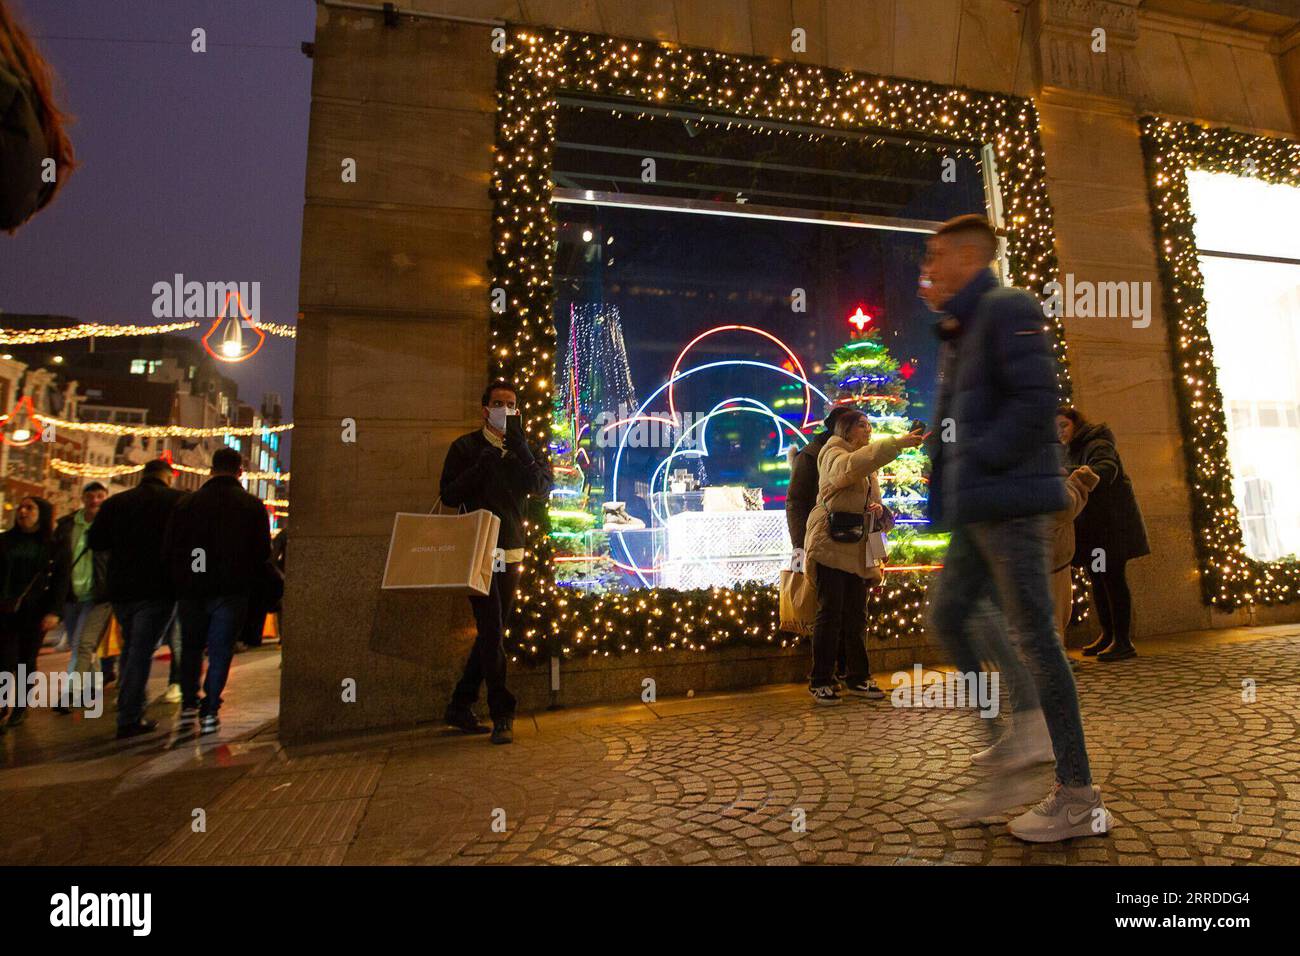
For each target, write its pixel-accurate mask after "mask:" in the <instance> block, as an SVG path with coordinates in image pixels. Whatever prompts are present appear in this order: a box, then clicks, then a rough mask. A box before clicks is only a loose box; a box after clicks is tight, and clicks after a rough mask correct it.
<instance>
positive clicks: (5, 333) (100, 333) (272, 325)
mask: <svg viewBox="0 0 1300 956" xmlns="http://www.w3.org/2000/svg"><path fill="white" fill-rule="evenodd" d="M253 324H255V325H256V326H257V327H258V328H259V329H261V330H262V331H263V332H266V333H267V334H269V335H278V336H280V337H281V338H289V339H292V338H297V336H298V329H297V327H296V326H292V325H281V324H278V323H276V322H255V323H253ZM198 327H199V323H198V322H167V323H164V324H162V325H101V324H100V323H97V322H82V323H80V324H79V325H70V326H67V327H66V328H58V329H0V345H45V344H49V343H54V342H71V341H74V340H76V339H110V338H122V337H125V336H138V337H143V336H146V335H166V334H168V333H170V332H185V331H188V330H189V329H196V328H198Z"/></svg>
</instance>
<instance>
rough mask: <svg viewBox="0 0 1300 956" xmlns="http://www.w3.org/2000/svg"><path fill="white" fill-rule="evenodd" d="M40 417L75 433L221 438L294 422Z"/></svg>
mask: <svg viewBox="0 0 1300 956" xmlns="http://www.w3.org/2000/svg"><path fill="white" fill-rule="evenodd" d="M37 418H38V419H39V420H40V421H42V422H44V423H46V424H50V425H53V426H54V427H55V429H59V428H62V429H66V430H67V431H74V432H91V433H92V434H95V435H119V436H120V435H135V436H137V437H139V438H220V437H222V436H223V435H233V436H243V437H247V436H250V435H262V434H267V433H270V432H287V431H289V429H291V428H293V423H292V422H288V423H286V424H283V425H260V426H253V425H249V426H239V427H234V426H231V427H218V428H188V427H186V426H184V425H114V424H111V423H109V422H70V421H65V420H64V419H62V418H52V417H51V416H49V415H38V416H37Z"/></svg>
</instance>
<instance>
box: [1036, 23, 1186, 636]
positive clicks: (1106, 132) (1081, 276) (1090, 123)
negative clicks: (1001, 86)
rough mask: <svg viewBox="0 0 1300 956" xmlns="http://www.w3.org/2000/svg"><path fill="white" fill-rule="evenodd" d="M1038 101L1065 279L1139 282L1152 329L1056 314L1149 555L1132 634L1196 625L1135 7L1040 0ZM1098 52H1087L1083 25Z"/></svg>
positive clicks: (1139, 567) (1134, 574)
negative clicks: (1098, 39)
mask: <svg viewBox="0 0 1300 956" xmlns="http://www.w3.org/2000/svg"><path fill="white" fill-rule="evenodd" d="M1038 14H1039V16H1040V21H1039V44H1040V56H1041V65H1042V78H1041V79H1042V88H1041V93H1040V96H1039V98H1038V101H1037V102H1038V109H1039V115H1040V117H1041V122H1042V140H1043V149H1044V152H1045V153H1046V166H1047V180H1048V192H1049V195H1050V196H1051V200H1052V207H1053V212H1054V215H1055V225H1056V242H1057V252H1058V254H1059V258H1060V268H1061V276H1062V279H1064V277H1065V276H1066V275H1067V274H1073V276H1074V277H1075V279H1076V280H1077V281H1088V282H1097V283H1100V282H1139V283H1144V284H1145V285H1144V286H1143V288H1145V289H1148V290H1149V293H1150V308H1151V318H1150V324H1149V325H1147V326H1146V327H1140V322H1139V323H1138V324H1137V325H1135V323H1134V322H1133V321H1131V320H1128V319H1119V318H1070V317H1069V316H1068V315H1067V317H1066V318H1065V330H1066V341H1067V345H1068V348H1069V360H1070V367H1071V371H1072V377H1073V380H1074V398H1075V402H1076V404H1077V405H1078V407H1079V408H1080V409H1081V410H1082V411H1083V412H1084V414H1085V415H1087V416H1088V417H1089V418H1091V419H1093V420H1094V421H1104V422H1107V423H1109V424H1110V425H1111V427H1112V428H1113V429H1114V431H1115V434H1116V437H1117V440H1118V444H1119V450H1120V454H1121V456H1122V457H1123V460H1124V465H1125V468H1126V469H1127V470H1128V472H1129V474H1130V476H1131V477H1132V480H1133V485H1134V488H1135V489H1136V492H1137V496H1138V501H1139V502H1140V504H1141V506H1142V512H1143V515H1144V516H1145V518H1146V524H1147V532H1148V535H1149V536H1150V539H1151V550H1152V555H1151V556H1149V557H1145V558H1142V559H1140V560H1138V561H1135V562H1134V563H1133V564H1132V565H1131V568H1130V571H1131V573H1130V575H1129V579H1130V583H1131V584H1132V587H1133V591H1134V607H1135V622H1134V623H1135V630H1136V633H1137V634H1139V635H1142V634H1151V633H1159V632H1170V631H1179V630H1186V629H1192V628H1200V627H1207V626H1208V625H1209V623H1210V615H1209V611H1208V609H1207V608H1206V607H1205V606H1204V605H1203V604H1202V603H1201V597H1200V583H1199V572H1198V569H1197V564H1196V556H1195V553H1194V551H1193V544H1192V542H1193V538H1192V527H1191V508H1190V502H1189V498H1188V488H1187V482H1186V470H1185V465H1184V460H1183V453H1182V433H1181V430H1180V426H1179V423H1178V416H1177V409H1176V405H1175V394H1174V383H1173V371H1172V367H1173V366H1172V361H1171V356H1170V350H1169V340H1168V335H1167V332H1166V326H1165V316H1164V313H1163V310H1162V309H1161V306H1160V294H1161V293H1160V281H1159V276H1158V274H1157V269H1156V250H1155V241H1154V239H1153V236H1152V231H1151V215H1150V209H1149V205H1148V200H1147V186H1146V176H1145V173H1144V167H1143V159H1142V149H1141V144H1140V141H1139V135H1138V127H1137V115H1136V112H1135V109H1134V106H1133V100H1134V97H1135V88H1134V87H1135V84H1134V78H1135V71H1134V68H1133V61H1134V46H1135V43H1136V40H1137V29H1138V27H1137V17H1136V0H1123V2H1118V0H1116V2H1111V0H1041V2H1040V4H1039V7H1038ZM1098 29H1100V30H1104V31H1105V35H1104V36H1105V52H1104V53H1101V52H1093V44H1094V33H1093V31H1094V30H1098Z"/></svg>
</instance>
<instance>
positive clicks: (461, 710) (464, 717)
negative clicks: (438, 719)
mask: <svg viewBox="0 0 1300 956" xmlns="http://www.w3.org/2000/svg"><path fill="white" fill-rule="evenodd" d="M442 719H443V720H444V721H446V722H447V723H449V724H451V726H453V727H455V728H456V729H457V730H459V731H461V732H463V733H467V734H486V733H488V727H487V725H486V724H481V723H479V719H478V717H476V716H475V715H474V711H472V710H470V709H469V708H468V707H448V708H447V711H446V713H444V714H443V715H442Z"/></svg>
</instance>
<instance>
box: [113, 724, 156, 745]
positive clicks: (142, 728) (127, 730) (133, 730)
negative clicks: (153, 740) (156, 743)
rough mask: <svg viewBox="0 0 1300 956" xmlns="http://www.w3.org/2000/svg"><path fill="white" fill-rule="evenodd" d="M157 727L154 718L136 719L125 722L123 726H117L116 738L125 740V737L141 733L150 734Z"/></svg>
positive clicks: (137, 735)
mask: <svg viewBox="0 0 1300 956" xmlns="http://www.w3.org/2000/svg"><path fill="white" fill-rule="evenodd" d="M157 729H158V721H156V720H137V721H136V722H135V723H134V724H127V725H126V726H125V727H119V728H117V739H118V740H125V739H126V738H127V737H139V736H140V735H141V734H151V733H153V732H154V731H155V730H157Z"/></svg>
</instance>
